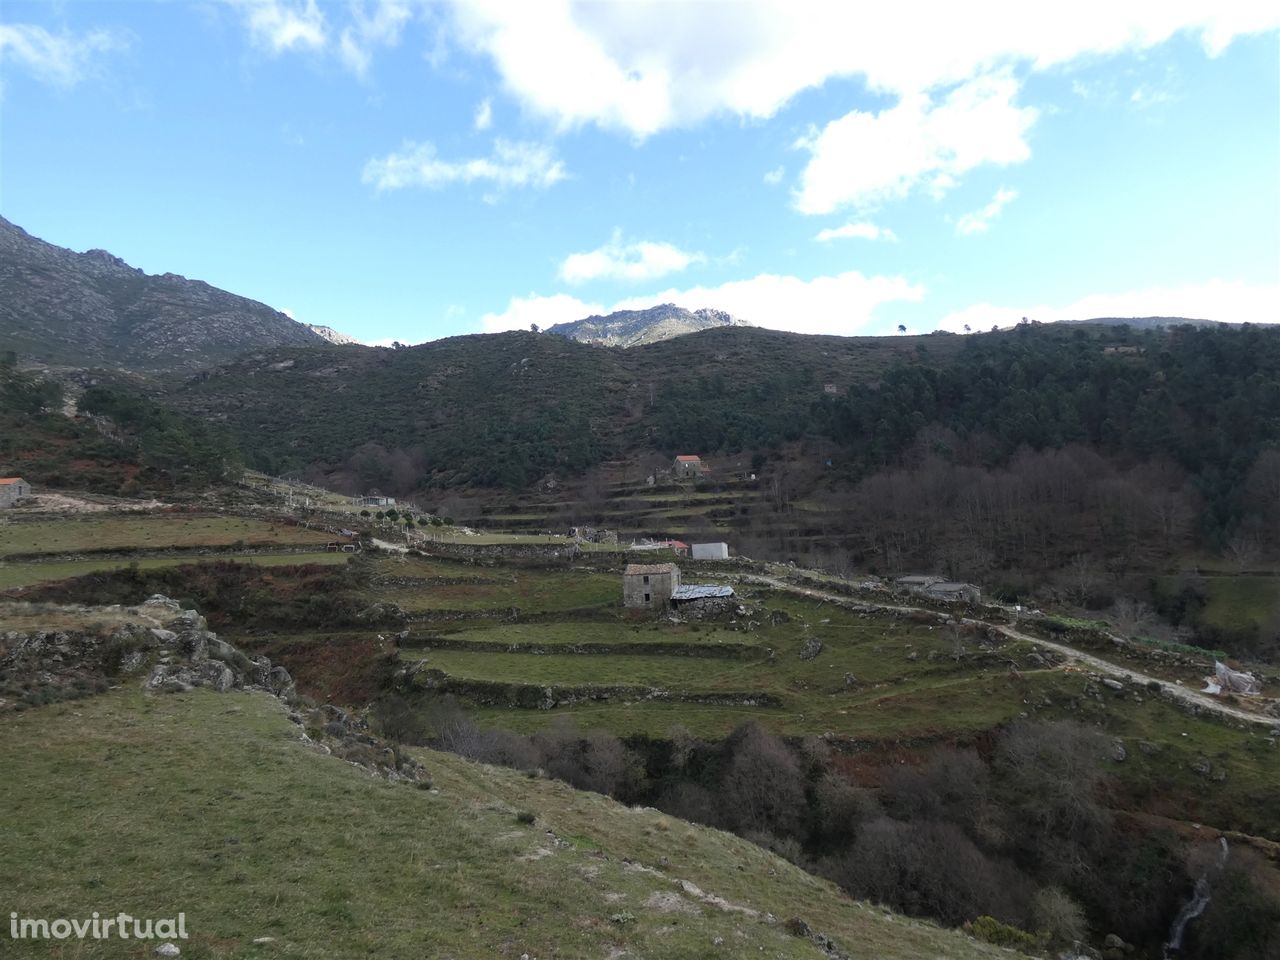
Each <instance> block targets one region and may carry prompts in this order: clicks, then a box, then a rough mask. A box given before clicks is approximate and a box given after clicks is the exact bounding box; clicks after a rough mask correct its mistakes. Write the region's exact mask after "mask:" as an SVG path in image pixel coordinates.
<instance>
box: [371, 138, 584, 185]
mask: <svg viewBox="0 0 1280 960" xmlns="http://www.w3.org/2000/svg"><path fill="white" fill-rule="evenodd" d="M565 176H566V174H565V171H564V164H563V163H561V162H560V161H559V160H557V159H556V157H555V153H554V152H553V151H552V149H551V148H550V147H548V146H545V145H543V144H537V143H525V142H512V141H508V140H502V139H498V140H495V141H494V143H493V153H492V155H490V156H488V157H476V158H474V159H470V160H442V159H440V158H439V157H438V156H436V148H435V145H434V144H431V143H417V144H415V143H408V142H406V143H405V144H404V146H403V147H402V148H401V149H400V150H399V152H396V153H391V154H388V155H387V156H385V157H382V158H375V159H373V160H370V161H369V162H368V163H366V164H365V166H364V173H363V174H362V179H363V181H364V182H365V183H372V184H374V186H375V187H376V188H377V189H378V190H379V191H382V190H398V189H400V188H402V187H433V188H434V187H444V186H447V185H449V184H453V183H475V182H477V181H479V182H485V183H489V184H491V185H492V186H493V187H495V188H497V189H498V190H507V189H513V188H516V187H537V188H546V187H550V186H551V185H552V184H555V183H558V182H559V181H561V180H563V179H564V178H565Z"/></svg>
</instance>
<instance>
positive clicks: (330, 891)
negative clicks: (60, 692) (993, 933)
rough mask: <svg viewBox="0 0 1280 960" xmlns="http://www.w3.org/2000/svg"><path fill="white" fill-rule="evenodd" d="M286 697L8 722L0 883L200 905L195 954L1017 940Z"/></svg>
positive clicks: (797, 952)
mask: <svg viewBox="0 0 1280 960" xmlns="http://www.w3.org/2000/svg"><path fill="white" fill-rule="evenodd" d="M287 713H288V711H287V709H286V708H284V707H283V705H282V704H281V702H280V701H278V700H276V699H274V698H272V697H270V696H269V695H267V694H265V693H245V692H239V691H235V692H227V693H223V694H219V693H213V692H210V691H209V690H208V689H207V688H206V689H198V690H195V691H193V692H191V693H188V694H179V695H172V696H170V695H154V694H144V693H143V692H142V691H141V690H140V689H138V685H137V684H136V681H135V682H129V683H127V688H126V689H121V690H115V691H113V692H110V693H107V694H103V695H101V696H97V697H93V698H91V699H85V700H79V701H77V702H76V703H75V704H74V709H70V710H69V709H67V708H66V707H65V706H64V705H54V706H47V707H40V708H35V709H31V710H28V711H26V712H25V713H23V714H21V715H16V716H15V715H10V716H9V717H7V718H6V725H5V737H4V738H3V742H2V743H0V762H3V763H4V765H5V766H4V768H5V770H6V771H9V772H11V774H12V775H11V776H6V777H5V778H4V779H3V782H0V801H2V802H0V827H3V830H4V833H3V836H4V838H5V839H4V840H3V841H0V852H3V853H4V856H3V857H0V882H3V883H5V884H6V886H7V887H8V888H9V889H15V890H16V889H19V888H21V889H22V890H24V891H25V893H24V895H23V898H22V901H21V906H20V907H17V909H19V910H21V911H22V916H24V917H59V916H64V915H67V906H66V905H67V904H69V903H71V904H77V903H85V902H86V899H85V887H86V885H89V886H91V887H92V888H94V889H93V896H92V897H90V898H89V901H90V902H89V903H88V905H87V906H85V907H84V915H85V916H88V913H89V910H90V908H91V907H94V906H97V905H98V903H97V902H96V900H95V899H94V898H99V897H100V898H101V899H102V902H106V903H108V904H114V903H126V902H127V903H129V904H136V905H138V908H137V909H136V910H134V912H135V913H140V914H141V915H144V916H147V917H156V918H159V917H176V916H177V914H178V913H179V912H180V911H182V912H184V913H185V921H186V923H185V926H186V929H187V930H188V931H189V934H190V939H189V940H187V941H184V942H182V943H181V944H180V946H181V950H182V954H183V956H186V955H188V954H191V955H193V956H201V957H247V956H279V957H294V956H297V957H303V956H311V957H314V956H329V957H354V956H366V955H368V956H374V955H376V956H378V957H380V958H382V960H398V958H414V960H417V958H420V957H428V956H430V957H455V958H471V957H476V958H479V957H485V958H489V957H506V958H512V960H514V958H517V957H520V956H521V955H525V956H537V957H552V956H555V957H564V958H577V957H582V958H586V957H593V958H598V957H605V956H616V957H622V956H633V957H641V956H643V957H656V956H666V957H698V956H708V957H711V956H724V957H731V956H769V957H780V958H783V957H785V958H792V960H822V958H824V957H830V956H833V955H834V954H832V953H828V952H826V951H824V950H823V948H822V947H821V946H820V945H819V944H818V943H816V942H815V940H816V937H814V938H811V937H808V936H805V935H803V932H804V931H803V928H801V927H799V926H798V925H796V924H788V923H785V922H784V921H787V920H790V919H791V918H792V917H796V918H799V919H801V920H803V921H805V922H806V923H807V924H808V925H809V926H810V927H812V929H813V930H815V931H819V932H820V933H822V934H825V935H826V936H829V937H831V938H832V940H833V941H834V942H835V944H836V945H838V948H839V949H841V950H843V951H852V950H854V949H855V948H856V949H858V950H860V951H870V954H869V955H874V956H878V957H884V958H886V960H907V958H913V957H942V956H945V957H954V958H957V960H979V958H994V957H999V956H1002V957H1009V956H1011V954H1009V953H1008V952H1007V951H1003V950H999V949H997V948H994V947H990V946H986V945H984V944H980V943H977V942H975V941H973V940H970V939H969V938H967V937H965V936H964V935H963V934H961V933H959V932H955V931H949V930H943V929H939V928H937V927H934V926H932V925H930V924H928V923H922V922H919V921H914V920H909V919H907V918H904V917H900V916H893V915H891V914H889V913H888V911H885V910H882V909H879V908H873V907H871V906H869V905H867V904H862V903H858V902H855V901H853V900H850V899H849V898H848V897H846V896H844V895H843V894H841V893H840V892H839V891H838V890H836V889H835V887H834V886H832V885H831V884H829V883H826V882H824V881H821V880H818V879H817V878H815V877H812V876H809V875H807V874H805V873H804V872H802V871H801V870H800V869H799V868H798V867H795V866H793V865H792V864H790V863H787V862H786V861H784V860H782V859H780V858H778V857H775V856H773V855H772V854H769V853H767V852H766V851H764V850H762V849H761V848H759V847H756V846H754V845H752V844H750V843H748V842H746V841H744V840H741V839H739V838H737V837H734V836H732V835H729V834H726V833H722V832H720V831H716V830H708V829H705V828H701V827H696V826H692V825H689V824H684V823H681V822H680V821H677V820H674V819H673V818H671V817H668V816H665V815H663V814H660V813H658V812H657V811H641V810H631V809H628V808H627V807H625V806H622V805H621V804H617V803H614V802H612V801H610V800H607V799H605V798H603V797H600V796H597V795H593V794H587V793H580V792H578V791H575V790H573V789H571V788H569V787H567V786H565V785H563V784H559V783H555V782H550V781H546V780H540V779H530V778H527V777H525V776H523V775H521V774H518V773H515V772H513V771H505V770H499V769H495V768H491V767H485V766H482V765H480V764H475V763H470V762H467V761H464V760H460V759H458V758H456V757H451V756H447V755H444V754H436V753H431V752H427V751H423V752H422V754H421V759H422V761H423V762H424V763H425V764H426V766H427V771H428V773H429V774H430V776H431V778H432V781H433V782H432V784H431V786H432V789H430V790H429V791H428V790H423V789H415V788H414V787H413V786H410V785H408V784H405V783H391V782H388V781H386V780H382V779H379V778H377V777H373V776H370V775H369V773H368V772H367V771H366V770H365V769H363V768H361V767H357V766H354V765H353V764H350V763H345V762H342V761H341V760H338V759H336V758H335V757H329V756H324V755H322V754H321V753H320V752H319V751H318V750H317V749H316V748H315V747H314V746H312V745H310V744H309V743H308V741H307V740H306V738H305V737H304V736H303V734H302V730H301V728H299V727H298V726H296V725H294V724H292V723H290V722H289V719H288V716H287ZM104 756H106V757H110V758H112V759H113V762H110V763H104V762H101V759H100V758H102V757H104ZM93 758H99V760H98V762H93ZM125 770H128V771H131V773H130V774H129V775H127V776H125V775H122V771H125ZM86 797H91V798H93V803H92V809H91V810H90V811H86V808H85V802H86V801H85V798H86ZM520 811H528V813H529V814H532V815H533V816H534V817H536V820H535V821H534V822H532V823H528V822H525V819H524V818H518V817H517V813H518V812H520ZM90 814H91V816H92V819H93V823H94V829H93V830H86V829H85V818H86V816H87V815H90ZM121 850H127V851H129V856H127V857H124V856H121V855H120V851H121ZM704 891H705V892H704ZM721 897H722V898H723V899H717V898H721ZM15 906H16V903H15ZM143 907H145V908H146V909H145V910H144V909H142V908H143ZM775 918H776V919H775ZM793 931H794V932H793ZM263 937H267V938H270V939H269V940H266V941H263V942H261V943H257V941H258V939H259V938H263ZM155 944H156V941H154V940H152V941H149V942H144V944H143V945H142V947H143V948H145V953H146V954H147V955H150V953H151V951H152V949H153V948H154V946H155ZM255 944H257V945H255ZM45 946H49V945H47V944H46V945H45ZM54 947H55V948H51V949H49V950H47V951H45V950H43V949H42V948H41V945H40V944H37V943H35V942H34V941H33V942H32V943H31V944H29V945H28V948H27V949H28V951H29V954H30V955H37V956H45V955H48V956H55V955H59V954H58V952H57V950H56V945H54ZM80 948H81V949H80V950H79V952H78V953H77V954H76V955H77V956H83V957H86V958H99V957H104V958H105V957H115V956H120V955H121V953H120V945H119V944H118V943H112V942H111V941H106V940H104V941H94V940H86V941H85V942H84V943H82V944H80ZM24 955H28V954H24ZM133 955H139V956H140V955H142V953H141V952H138V953H136V954H133ZM858 955H863V954H861V953H859V954H858Z"/></svg>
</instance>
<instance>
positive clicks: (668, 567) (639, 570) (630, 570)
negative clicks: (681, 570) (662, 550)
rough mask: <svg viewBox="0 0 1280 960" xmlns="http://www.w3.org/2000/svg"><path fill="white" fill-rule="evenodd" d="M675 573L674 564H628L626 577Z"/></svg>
mask: <svg viewBox="0 0 1280 960" xmlns="http://www.w3.org/2000/svg"><path fill="white" fill-rule="evenodd" d="M675 572H676V565H675V564H674V563H628V564H627V569H626V576H628V577H631V576H635V575H637V574H646V573H675Z"/></svg>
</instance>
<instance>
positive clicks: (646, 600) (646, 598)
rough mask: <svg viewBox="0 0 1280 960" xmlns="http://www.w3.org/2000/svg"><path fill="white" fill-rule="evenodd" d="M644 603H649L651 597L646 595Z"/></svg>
mask: <svg viewBox="0 0 1280 960" xmlns="http://www.w3.org/2000/svg"><path fill="white" fill-rule="evenodd" d="M644 602H645V603H648V602H649V595H648V594H647V593H646V594H645V595H644Z"/></svg>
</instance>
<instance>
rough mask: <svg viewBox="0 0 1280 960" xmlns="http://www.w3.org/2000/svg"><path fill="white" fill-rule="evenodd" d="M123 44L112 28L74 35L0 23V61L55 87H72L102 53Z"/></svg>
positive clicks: (120, 46)
mask: <svg viewBox="0 0 1280 960" xmlns="http://www.w3.org/2000/svg"><path fill="white" fill-rule="evenodd" d="M127 46H128V40H127V38H126V37H125V35H124V34H121V33H119V32H117V31H112V30H90V31H89V32H88V33H83V34H79V35H77V34H74V33H71V32H69V31H65V30H64V31H63V32H61V33H50V32H49V31H48V30H46V29H45V28H44V27H39V26H36V25H34V24H29V23H0V65H4V66H8V65H10V64H17V65H18V66H20V67H22V68H23V69H25V70H26V71H28V72H29V73H31V74H32V75H33V76H34V77H36V79H38V80H41V81H43V82H45V83H51V84H54V85H55V86H59V87H74V86H75V85H76V84H77V83H79V82H80V81H81V80H83V79H84V78H85V77H86V76H88V75H90V74H91V73H92V72H93V71H94V69H95V68H96V66H97V63H98V61H99V59H100V58H101V57H102V56H103V55H105V54H108V53H114V52H116V51H118V50H123V49H124V48H125V47H127Z"/></svg>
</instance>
